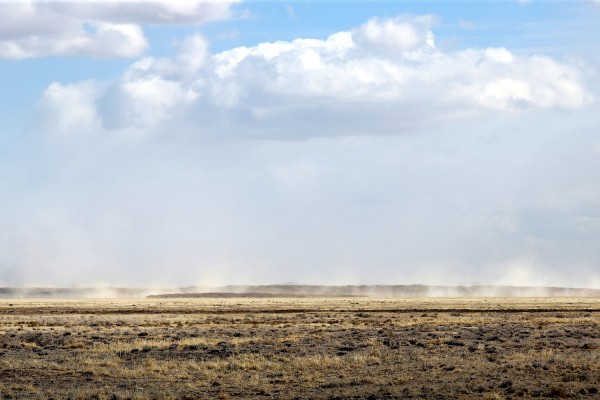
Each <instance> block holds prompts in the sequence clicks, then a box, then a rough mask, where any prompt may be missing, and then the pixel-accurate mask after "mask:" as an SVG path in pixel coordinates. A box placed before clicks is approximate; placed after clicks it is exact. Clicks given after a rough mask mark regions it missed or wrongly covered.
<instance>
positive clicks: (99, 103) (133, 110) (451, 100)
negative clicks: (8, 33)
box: [42, 16, 593, 140]
mask: <svg viewBox="0 0 600 400" xmlns="http://www.w3.org/2000/svg"><path fill="white" fill-rule="evenodd" d="M433 22H434V18H433V17H429V16H423V17H398V18H395V19H387V20H381V19H372V20H370V21H368V22H367V23H365V24H364V25H361V26H359V27H357V28H355V29H353V30H350V31H344V32H338V33H335V34H333V35H331V36H329V37H328V38H327V39H325V40H317V39H296V40H294V41H291V42H270V43H261V44H258V45H256V46H253V47H238V48H235V49H232V50H229V51H224V52H221V53H217V54H209V52H208V43H207V41H206V40H205V39H204V38H203V37H202V36H200V35H196V36H193V37H190V38H188V39H187V40H186V41H184V42H183V44H182V46H181V49H180V53H179V55H178V56H177V57H175V58H172V59H171V58H169V59H166V58H151V57H148V58H143V59H141V60H139V61H137V62H135V63H134V64H132V65H131V67H130V68H129V69H128V70H127V71H126V72H125V73H124V74H123V75H122V76H121V78H120V79H118V80H117V81H115V82H109V83H106V84H103V85H96V86H94V88H93V89H92V88H91V87H90V84H89V83H88V82H83V83H79V84H78V83H75V84H69V85H62V84H60V83H54V84H53V85H51V86H50V87H49V88H48V89H47V90H46V92H45V93H44V98H43V101H42V107H43V108H44V109H47V110H51V111H49V114H50V115H51V118H53V119H55V122H56V127H57V128H58V129H59V130H61V131H63V132H65V133H69V132H70V133H73V132H76V131H85V130H86V129H88V130H98V129H106V130H113V131H119V130H124V131H126V130H143V131H145V132H159V131H163V134H165V135H173V134H175V135H176V134H177V133H175V132H174V131H178V132H185V133H186V134H187V135H191V136H197V135H203V134H207V132H209V133H208V134H210V135H216V136H228V135H231V134H234V135H236V136H242V137H260V138H274V139H284V140H287V139H298V138H307V137H316V136H332V135H361V134H367V135H371V134H378V135H395V134H404V133H407V132H411V131H415V130H420V129H424V128H427V127H428V123H429V122H431V121H436V122H435V123H436V124H440V123H453V122H454V121H457V120H464V119H465V118H469V117H473V116H481V115H484V114H486V113H491V112H499V113H519V112H527V111H528V110H544V109H555V110H574V109H580V108H584V107H586V106H587V105H589V104H591V102H592V100H593V97H592V95H591V93H589V92H588V91H587V90H586V88H585V85H584V74H585V70H584V69H583V68H582V67H580V66H579V65H577V64H573V63H571V64H569V63H565V62H560V61H557V60H555V59H552V58H550V57H546V56H540V55H517V54H513V53H512V52H511V51H509V50H508V49H506V48H486V49H465V50H461V51H456V52H446V51H443V50H441V49H438V48H437V47H436V45H435V38H434V34H433V32H432V30H431V26H432V23H433ZM73 98H77V103H78V104H79V106H78V110H77V112H73V111H72V107H71V106H70V103H71V100H72V99H73ZM62 105H64V107H63V106H62ZM61 107H62V108H64V109H65V110H66V111H65V110H63V111H61ZM173 127H176V129H173ZM233 132H236V133H233Z"/></svg>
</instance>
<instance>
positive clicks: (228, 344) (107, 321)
mask: <svg viewBox="0 0 600 400" xmlns="http://www.w3.org/2000/svg"><path fill="white" fill-rule="evenodd" d="M599 390H600V300H598V299H586V300H581V299H560V300H558V299H543V300H542V299H523V300H519V301H517V300H514V299H513V300H501V299H495V300H493V299H492V300H490V299H477V300H473V299H471V300H441V299H437V300H390V299H386V300H376V299H363V298H348V299H340V298H338V299H314V298H302V299H297V298H291V299H278V298H275V299H271V298H253V299H249V298H243V299H214V298H213V299H194V300H186V301H183V300H179V301H177V300H160V301H159V300H144V301H139V300H136V301H129V302H127V301H112V302H111V301H104V302H91V301H88V302H77V301H69V302H59V301H56V302H43V301H8V300H7V301H2V302H0V398H5V399H10V398H55V399H63V398H72V399H79V398H81V399H84V398H85V399H87V398H97V399H169V398H172V399H196V398H207V399H213V398H223V399H224V398H234V397H240V398H265V399H267V398H278V399H313V398H322V399H348V398H350V399H400V398H402V399H405V398H409V399H410V398H413V399H448V398H464V399H471V398H473V399H477V398H482V399H504V398H507V399H511V398H581V399H592V398H600V394H599Z"/></svg>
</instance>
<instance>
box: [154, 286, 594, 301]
mask: <svg viewBox="0 0 600 400" xmlns="http://www.w3.org/2000/svg"><path fill="white" fill-rule="evenodd" d="M213 290H214V291H215V292H218V293H230V294H245V295H249V294H254V295H258V294H261V295H267V296H273V295H280V296H301V297H306V296H313V297H314V296H325V297H328V296H336V297H340V296H361V297H363V296H364V297H600V289H580V288H560V287H533V286H531V287H526V286H492V285H471V286H428V285H347V286H317V285H258V286H223V287H219V288H213ZM206 294H207V293H206V291H198V292H194V291H193V288H183V289H182V292H181V293H176V294H168V293H167V294H163V295H160V296H157V297H162V298H166V297H174V296H176V297H178V298H186V297H187V298H192V297H210V296H206ZM246 297H251V296H246Z"/></svg>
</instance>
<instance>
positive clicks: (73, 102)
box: [40, 81, 100, 134]
mask: <svg viewBox="0 0 600 400" xmlns="http://www.w3.org/2000/svg"><path fill="white" fill-rule="evenodd" d="M98 93H99V90H98V88H97V87H96V85H95V84H94V83H93V82H89V81H88V82H81V83H78V84H72V85H62V84H60V83H57V82H54V83H52V84H51V85H50V86H48V88H47V89H46V90H45V91H44V94H43V95H42V99H41V101H40V106H41V108H42V109H43V111H44V113H43V120H42V121H41V122H42V125H44V126H53V127H54V129H55V130H56V131H58V132H60V133H63V134H85V133H89V132H91V131H93V130H97V129H99V128H100V119H99V118H98V115H97V113H96V106H95V100H96V96H97V95H98Z"/></svg>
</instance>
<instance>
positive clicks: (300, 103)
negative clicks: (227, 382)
mask: <svg viewBox="0 0 600 400" xmlns="http://www.w3.org/2000/svg"><path fill="white" fill-rule="evenodd" d="M24 4H29V6H27V7H25V6H24ZM107 4H108V3H94V2H86V3H82V4H81V7H76V6H74V5H75V3H72V2H62V3H59V2H53V1H49V2H37V1H35V0H34V1H33V2H31V3H16V2H0V15H2V17H0V26H1V27H0V126H1V127H0V185H1V187H2V190H1V191H0V285H50V286H53V285H54V286H56V285H59V286H60V285H120V286H127V285H191V284H199V285H206V284H229V283H242V284H243V283H276V282H285V281H298V282H304V283H339V284H348V283H355V284H360V283H399V284H401V283H436V284H464V283H471V282H480V283H490V284H518V285H525V284H527V285H554V286H586V287H598V286H599V285H600V250H599V249H598V246H597V243H598V241H599V240H600V207H599V204H600V173H599V172H598V171H600V136H599V134H598V126H599V123H600V117H598V115H600V112H599V109H598V103H597V101H598V100H597V99H598V98H599V89H600V80H599V79H598V72H599V70H600V58H599V57H600V56H599V55H598V52H597V45H596V43H597V41H598V39H600V23H599V22H600V6H599V5H598V4H597V2H594V1H569V2H567V1H543V2H542V1H528V2H522V1H521V2H517V1H514V2H512V1H493V2H492V1H490V2H471V1H463V2H453V1H444V2H442V1H438V2H430V1H420V2H404V1H397V2H359V1H354V2H343V1H331V2H318V1H302V2H252V1H250V2H243V1H242V2H233V1H232V2H226V1H221V2H213V3H207V2H202V1H195V0H190V1H186V2H180V3H169V2H162V1H156V2H147V3H133V2H126V1H125V2H122V1H117V0H114V1H112V2H111V4H110V5H111V6H110V7H109V6H108V5H107ZM140 4H141V5H140ZM174 4H176V5H174ZM2 19H4V21H2Z"/></svg>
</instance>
